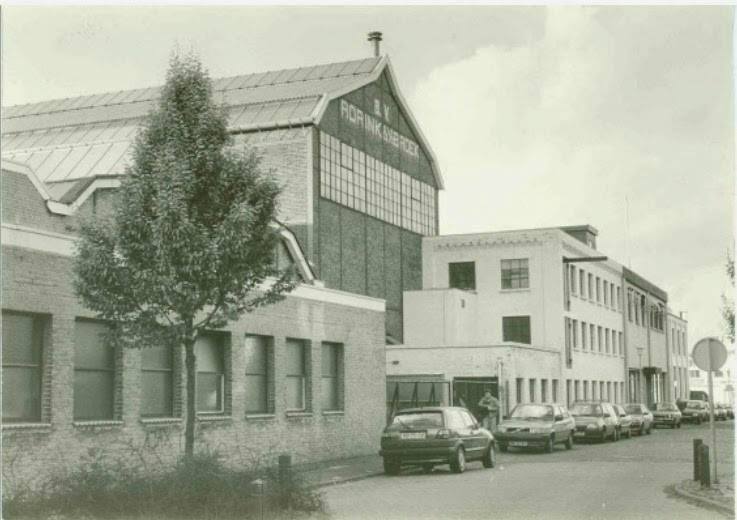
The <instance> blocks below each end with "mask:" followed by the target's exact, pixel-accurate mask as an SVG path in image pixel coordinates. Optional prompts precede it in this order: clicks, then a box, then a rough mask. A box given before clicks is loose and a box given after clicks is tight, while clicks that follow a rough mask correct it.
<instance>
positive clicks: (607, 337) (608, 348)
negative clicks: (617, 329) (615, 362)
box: [604, 329, 611, 354]
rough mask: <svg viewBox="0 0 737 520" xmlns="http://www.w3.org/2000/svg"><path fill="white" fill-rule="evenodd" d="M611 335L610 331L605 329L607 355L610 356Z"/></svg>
mask: <svg viewBox="0 0 737 520" xmlns="http://www.w3.org/2000/svg"><path fill="white" fill-rule="evenodd" d="M609 334H610V333H609V329H604V342H605V347H606V353H607V354H609V352H610V350H611V340H610V337H609Z"/></svg>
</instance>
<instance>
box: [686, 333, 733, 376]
mask: <svg viewBox="0 0 737 520" xmlns="http://www.w3.org/2000/svg"><path fill="white" fill-rule="evenodd" d="M691 357H693V361H694V363H696V366H697V367H699V368H700V369H701V370H707V371H708V370H719V369H720V368H722V365H724V362H725V361H727V347H725V346H724V343H722V342H721V341H719V340H718V339H716V338H704V339H702V340H699V342H698V343H696V346H695V347H694V348H693V352H692V353H691Z"/></svg>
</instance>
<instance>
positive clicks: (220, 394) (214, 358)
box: [195, 333, 225, 413]
mask: <svg viewBox="0 0 737 520" xmlns="http://www.w3.org/2000/svg"><path fill="white" fill-rule="evenodd" d="M195 357H196V358H197V376H196V378H195V386H196V390H195V393H196V395H197V411H198V412H201V413H223V412H224V411H225V402H224V401H225V399H224V397H225V348H224V345H223V336H222V335H221V334H212V333H210V334H202V335H200V336H199V337H198V338H197V342H196V343H195Z"/></svg>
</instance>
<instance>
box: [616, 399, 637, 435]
mask: <svg viewBox="0 0 737 520" xmlns="http://www.w3.org/2000/svg"><path fill="white" fill-rule="evenodd" d="M612 407H613V408H614V411H615V412H616V413H617V417H619V435H620V437H621V436H622V435H625V436H627V438H628V439H631V438H632V416H631V415H630V414H629V413H627V410H625V408H624V407H623V406H621V405H618V404H612Z"/></svg>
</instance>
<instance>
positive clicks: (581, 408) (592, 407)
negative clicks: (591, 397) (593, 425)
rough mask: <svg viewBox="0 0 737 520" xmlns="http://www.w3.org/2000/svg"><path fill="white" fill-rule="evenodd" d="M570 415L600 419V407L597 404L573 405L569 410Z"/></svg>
mask: <svg viewBox="0 0 737 520" xmlns="http://www.w3.org/2000/svg"><path fill="white" fill-rule="evenodd" d="M571 415H576V416H580V415H583V416H590V417H601V415H602V413H601V405H598V404H574V405H573V408H571Z"/></svg>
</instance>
